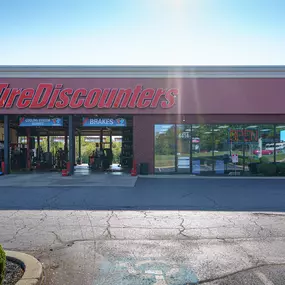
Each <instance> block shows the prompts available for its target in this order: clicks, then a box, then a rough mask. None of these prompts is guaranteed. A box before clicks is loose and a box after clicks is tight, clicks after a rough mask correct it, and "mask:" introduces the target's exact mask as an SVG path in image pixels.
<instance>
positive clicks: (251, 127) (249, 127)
mask: <svg viewBox="0 0 285 285" xmlns="http://www.w3.org/2000/svg"><path fill="white" fill-rule="evenodd" d="M256 128H257V126H248V127H246V129H256Z"/></svg>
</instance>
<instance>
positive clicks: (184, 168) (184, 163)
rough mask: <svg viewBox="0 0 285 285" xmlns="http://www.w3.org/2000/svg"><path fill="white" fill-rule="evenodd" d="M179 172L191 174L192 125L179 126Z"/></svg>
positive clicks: (177, 129)
mask: <svg viewBox="0 0 285 285" xmlns="http://www.w3.org/2000/svg"><path fill="white" fill-rule="evenodd" d="M176 133H177V172H180V173H189V172H190V161H191V155H190V148H191V125H177V127H176Z"/></svg>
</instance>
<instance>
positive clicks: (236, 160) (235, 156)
mask: <svg viewBox="0 0 285 285" xmlns="http://www.w3.org/2000/svg"><path fill="white" fill-rule="evenodd" d="M232 163H238V155H237V154H232Z"/></svg>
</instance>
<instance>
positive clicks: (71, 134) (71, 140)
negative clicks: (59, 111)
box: [66, 115, 75, 175]
mask: <svg viewBox="0 0 285 285" xmlns="http://www.w3.org/2000/svg"><path fill="white" fill-rule="evenodd" d="M68 135H69V152H68V155H69V163H70V171H69V173H70V175H72V174H74V150H75V148H74V142H75V141H74V131H73V116H72V115H69V116H68ZM66 141H67V140H66Z"/></svg>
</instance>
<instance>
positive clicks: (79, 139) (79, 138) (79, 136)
mask: <svg viewBox="0 0 285 285" xmlns="http://www.w3.org/2000/svg"><path fill="white" fill-rule="evenodd" d="M78 156H79V157H80V158H81V134H79V135H78Z"/></svg>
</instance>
